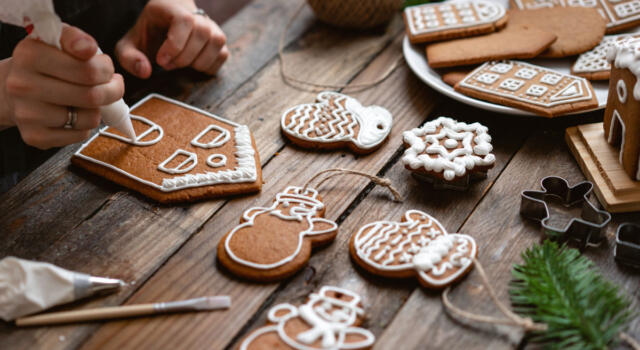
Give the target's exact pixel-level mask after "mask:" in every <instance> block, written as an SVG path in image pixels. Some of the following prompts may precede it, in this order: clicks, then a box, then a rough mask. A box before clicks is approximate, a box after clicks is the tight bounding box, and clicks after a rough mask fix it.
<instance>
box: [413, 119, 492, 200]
mask: <svg viewBox="0 0 640 350" xmlns="http://www.w3.org/2000/svg"><path fill="white" fill-rule="evenodd" d="M488 131H489V129H487V127H486V126H483V125H482V124H480V123H472V124H466V123H462V122H458V121H456V120H453V119H451V118H447V117H439V118H438V119H435V120H432V121H430V122H427V123H425V124H424V125H423V126H422V127H419V128H414V129H412V130H409V131H405V132H404V133H403V134H402V137H403V138H404V144H405V147H407V149H406V150H405V151H404V155H403V156H402V162H403V163H404V166H405V168H407V169H408V170H410V171H412V172H413V173H414V174H415V175H416V176H417V177H418V178H420V179H424V180H427V181H432V182H435V183H437V184H441V185H443V186H444V187H448V186H452V187H461V188H462V187H466V186H467V185H468V184H469V180H470V179H471V177H472V176H473V177H486V174H487V171H488V170H489V169H491V168H492V167H493V166H494V165H495V161H496V157H495V156H494V155H493V154H492V153H491V151H492V150H493V146H492V145H491V136H490V135H489V133H488ZM438 180H441V181H438ZM442 181H444V182H442ZM447 185H448V186H447Z"/></svg>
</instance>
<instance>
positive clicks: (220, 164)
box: [71, 94, 262, 203]
mask: <svg viewBox="0 0 640 350" xmlns="http://www.w3.org/2000/svg"><path fill="white" fill-rule="evenodd" d="M131 122H132V123H133V127H134V129H135V131H136V135H137V137H136V139H135V140H131V139H129V138H127V137H125V136H124V135H123V134H121V133H120V132H118V131H117V130H115V129H113V128H111V127H104V128H101V129H100V130H99V131H98V133H96V135H94V136H93V137H92V138H91V139H89V141H87V142H86V143H85V144H83V145H82V146H81V147H80V149H79V150H78V151H77V152H76V153H75V154H74V155H73V157H72V158H71V162H72V163H73V164H75V165H77V166H79V167H81V168H84V169H86V170H88V171H90V172H92V173H95V174H97V175H99V176H102V177H105V178H107V179H109V180H111V181H113V182H116V183H118V184H120V185H123V186H125V187H127V188H130V189H132V190H134V191H137V192H140V193H142V194H143V195H145V196H147V197H150V198H153V199H155V200H157V201H159V202H162V203H170V202H185V201H196V200H201V199H208V198H215V197H224V196H231V195H237V194H244V193H251V192H257V191H260V189H261V187H262V171H261V168H260V157H259V155H258V151H257V150H256V145H255V141H254V139H253V136H252V135H251V132H250V131H249V128H248V127H247V126H245V125H241V124H237V123H234V122H232V121H230V120H227V119H224V118H221V117H218V116H216V115H213V114H211V113H208V112H206V111H203V110H200V109H198V108H195V107H192V106H189V105H186V104H184V103H181V102H179V101H175V100H172V99H169V98H167V97H164V96H160V95H155V94H152V95H149V96H147V97H145V98H144V99H142V100H141V101H140V102H138V103H136V104H135V105H134V106H133V107H132V108H131Z"/></svg>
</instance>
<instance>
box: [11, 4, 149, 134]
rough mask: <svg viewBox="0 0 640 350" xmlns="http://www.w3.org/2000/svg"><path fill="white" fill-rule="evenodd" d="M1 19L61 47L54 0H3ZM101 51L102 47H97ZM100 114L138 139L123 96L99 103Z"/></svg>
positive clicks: (60, 22) (115, 126) (106, 121)
mask: <svg viewBox="0 0 640 350" xmlns="http://www.w3.org/2000/svg"><path fill="white" fill-rule="evenodd" d="M0 21H2V22H5V23H9V24H12V25H15V26H19V27H24V28H25V29H26V30H27V32H29V34H30V35H31V36H32V37H34V38H37V39H40V40H41V41H42V42H44V43H46V44H49V45H51V46H55V47H57V48H58V49H60V50H62V47H61V46H60V37H61V36H62V20H60V17H58V15H57V14H56V12H55V9H54V7H53V1H52V0H2V5H1V6H0ZM98 53H102V51H101V50H100V49H98ZM100 114H101V115H102V120H103V121H104V123H105V124H107V125H108V126H111V127H113V128H115V129H117V130H118V131H120V132H121V133H123V134H124V135H125V136H127V137H128V138H130V139H132V140H135V139H136V133H135V131H134V130H133V125H132V124H131V119H130V117H129V106H127V104H126V103H124V100H123V99H120V100H118V101H116V102H114V103H112V104H110V105H107V106H103V107H100Z"/></svg>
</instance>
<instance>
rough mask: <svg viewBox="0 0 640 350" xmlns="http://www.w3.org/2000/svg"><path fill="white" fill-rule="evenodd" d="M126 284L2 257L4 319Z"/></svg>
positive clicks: (0, 301)
mask: <svg viewBox="0 0 640 350" xmlns="http://www.w3.org/2000/svg"><path fill="white" fill-rule="evenodd" d="M123 285H125V283H124V282H123V281H121V280H119V279H113V278H103V277H94V276H89V275H87V274H84V273H80V272H74V271H69V270H65V269H63V268H61V267H58V266H56V265H53V264H49V263H44V262H38V261H30V260H24V259H18V258H15V257H12V256H9V257H6V258H4V259H2V260H0V318H2V319H3V320H5V321H7V322H8V321H11V320H13V319H16V318H18V317H22V316H25V315H29V314H32V313H35V312H39V311H42V310H45V309H48V308H50V307H53V306H56V305H61V304H66V303H69V302H72V301H75V300H78V299H82V298H86V297H88V296H91V295H94V294H96V293H98V292H111V291H115V290H118V289H119V288H120V287H121V286H123Z"/></svg>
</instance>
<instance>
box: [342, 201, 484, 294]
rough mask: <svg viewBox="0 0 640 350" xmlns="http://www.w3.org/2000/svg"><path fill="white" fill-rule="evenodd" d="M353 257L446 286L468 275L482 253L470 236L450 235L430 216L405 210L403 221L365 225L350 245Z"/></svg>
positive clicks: (370, 266)
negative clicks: (475, 260)
mask: <svg viewBox="0 0 640 350" xmlns="http://www.w3.org/2000/svg"><path fill="white" fill-rule="evenodd" d="M350 252H351V257H352V258H353V259H354V260H355V262H357V263H358V265H360V266H362V268H364V269H365V270H367V271H369V272H371V273H374V274H376V275H381V276H385V277H397V278H406V277H411V276H416V277H418V279H419V281H420V283H421V284H422V285H423V286H425V287H427V288H431V289H442V288H445V287H447V286H448V285H451V284H453V283H455V282H456V281H458V280H459V279H461V278H462V277H463V276H464V275H466V274H467V273H468V272H469V271H470V270H471V268H472V267H473V260H474V259H475V257H476V256H477V254H478V248H477V246H476V242H475V240H474V239H473V238H472V237H471V236H468V235H464V234H459V233H452V234H449V233H447V231H446V230H445V229H444V227H442V225H441V224H440V223H439V222H438V220H436V219H434V218H433V217H431V216H430V215H428V214H426V213H423V212H421V211H419V210H409V211H407V212H405V214H404V218H403V219H402V221H401V222H395V221H377V222H373V223H370V224H368V225H365V226H364V227H362V228H361V229H360V230H359V231H358V232H357V233H356V234H355V235H353V237H351V244H350Z"/></svg>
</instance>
